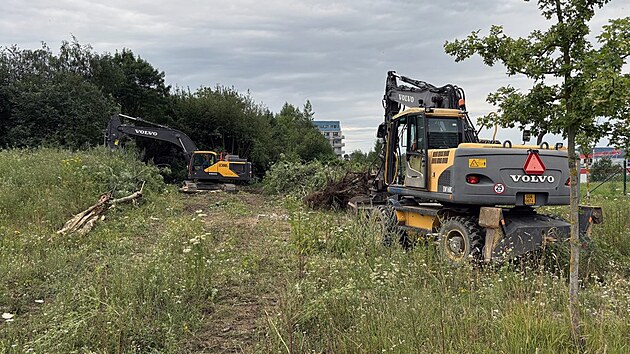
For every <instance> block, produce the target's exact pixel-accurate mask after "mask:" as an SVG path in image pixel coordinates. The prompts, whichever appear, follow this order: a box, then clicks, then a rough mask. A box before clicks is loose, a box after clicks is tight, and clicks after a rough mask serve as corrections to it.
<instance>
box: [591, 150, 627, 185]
mask: <svg viewBox="0 0 630 354" xmlns="http://www.w3.org/2000/svg"><path fill="white" fill-rule="evenodd" d="M625 156H626V155H625V152H624V151H623V150H621V149H615V148H613V147H608V146H599V147H595V148H593V152H592V153H591V154H589V155H588V156H585V155H580V182H586V159H587V158H589V159H590V162H589V166H593V163H595V162H597V161H598V160H600V159H602V158H605V157H607V158H609V159H610V160H611V161H612V163H614V164H617V165H620V166H623V161H624V159H625Z"/></svg>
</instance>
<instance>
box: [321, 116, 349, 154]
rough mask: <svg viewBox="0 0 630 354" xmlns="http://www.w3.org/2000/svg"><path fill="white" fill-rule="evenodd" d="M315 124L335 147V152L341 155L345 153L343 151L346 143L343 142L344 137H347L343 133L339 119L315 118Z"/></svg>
mask: <svg viewBox="0 0 630 354" xmlns="http://www.w3.org/2000/svg"><path fill="white" fill-rule="evenodd" d="M313 124H314V125H315V126H316V127H317V129H319V131H320V132H322V134H324V137H326V139H327V140H328V142H329V143H330V145H331V146H332V147H333V150H334V151H335V154H337V156H339V157H341V156H343V154H344V153H345V151H343V147H344V146H346V143H344V142H343V139H345V138H346V137H345V136H343V134H341V125H340V124H339V121H338V120H314V121H313Z"/></svg>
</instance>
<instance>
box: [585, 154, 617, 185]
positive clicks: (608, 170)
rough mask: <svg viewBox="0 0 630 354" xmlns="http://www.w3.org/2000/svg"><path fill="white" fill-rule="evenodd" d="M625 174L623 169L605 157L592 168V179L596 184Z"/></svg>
mask: <svg viewBox="0 0 630 354" xmlns="http://www.w3.org/2000/svg"><path fill="white" fill-rule="evenodd" d="M621 172H623V167H621V166H620V165H617V164H614V163H613V162H612V160H611V159H610V157H604V158H602V159H599V160H597V161H595V162H594V163H593V167H591V179H592V180H593V181H595V182H603V181H606V180H608V179H609V178H611V177H613V175H615V174H618V176H621V175H620V173H621Z"/></svg>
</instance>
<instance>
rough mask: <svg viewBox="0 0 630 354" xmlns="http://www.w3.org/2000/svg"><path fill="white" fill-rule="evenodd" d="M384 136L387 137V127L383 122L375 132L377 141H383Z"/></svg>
mask: <svg viewBox="0 0 630 354" xmlns="http://www.w3.org/2000/svg"><path fill="white" fill-rule="evenodd" d="M386 135H387V125H386V123H385V122H383V123H381V124H380V125H379V126H378V130H377V131H376V137H377V138H379V139H385V136H386Z"/></svg>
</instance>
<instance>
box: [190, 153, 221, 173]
mask: <svg viewBox="0 0 630 354" xmlns="http://www.w3.org/2000/svg"><path fill="white" fill-rule="evenodd" d="M216 162H217V155H216V153H213V152H195V153H193V155H192V159H191V170H192V171H203V170H205V169H206V168H208V167H210V166H212V165H214V164H215V163H216Z"/></svg>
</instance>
